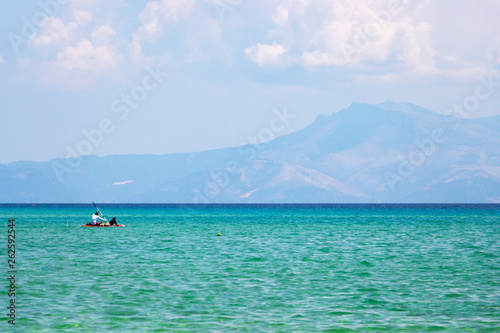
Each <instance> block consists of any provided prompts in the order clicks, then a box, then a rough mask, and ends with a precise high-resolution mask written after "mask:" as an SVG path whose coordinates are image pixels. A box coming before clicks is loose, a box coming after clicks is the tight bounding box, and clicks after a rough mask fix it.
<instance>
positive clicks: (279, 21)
mask: <svg viewBox="0 0 500 333" xmlns="http://www.w3.org/2000/svg"><path fill="white" fill-rule="evenodd" d="M273 22H274V24H276V25H278V26H280V25H285V24H286V23H288V8H285V7H282V6H278V8H276V14H275V15H274V16H273Z"/></svg>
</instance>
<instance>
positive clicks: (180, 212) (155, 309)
mask: <svg viewBox="0 0 500 333" xmlns="http://www.w3.org/2000/svg"><path fill="white" fill-rule="evenodd" d="M100 208H101V210H102V211H103V213H104V214H105V215H106V216H107V217H108V219H109V218H111V217H113V216H116V217H117V219H118V222H119V223H123V224H125V225H126V226H125V227H124V228H81V227H79V226H80V225H81V224H84V223H86V222H88V220H89V219H90V217H91V215H92V213H94V208H93V206H92V205H35V206H32V205H0V222H1V226H0V231H1V232H2V233H3V234H4V236H3V237H2V238H3V245H1V246H2V247H4V249H5V250H4V251H5V252H4V253H6V248H7V240H6V239H7V237H6V235H7V220H8V219H9V218H15V219H16V246H17V248H16V250H17V252H16V269H17V274H16V304H17V308H16V311H17V312H16V315H17V318H16V325H15V327H12V325H9V324H8V323H7V320H8V318H7V317H6V314H7V309H6V306H7V304H8V302H9V300H10V298H9V297H8V296H7V289H8V286H9V283H8V281H7V280H6V279H3V282H2V284H3V285H4V286H3V288H2V289H3V291H2V292H1V293H0V301H1V306H2V307H3V308H4V311H3V312H4V313H5V314H4V315H2V316H1V320H0V326H1V327H0V331H13V332H17V331H18V332H49V331H50V332H53V331H68V332H209V331H213V332H215V331H228V332H229V331H231V332H351V331H356V332H403V331H407V332H427V331H429V332H430V331H450V332H500V205H329V206H328V205H317V206H315V205H299V206H297V205H265V206H262V205H254V206H234V205H229V206H227V205H226V206H225V205H214V206H197V207H192V206H179V205H102V206H100ZM218 233H221V235H222V236H220V237H218V236H217V234H218ZM4 258H5V259H4V260H3V263H2V264H1V265H0V268H1V267H3V268H1V269H2V271H3V272H4V275H7V273H6V272H7V270H8V267H7V257H6V256H4Z"/></svg>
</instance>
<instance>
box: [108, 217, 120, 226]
mask: <svg viewBox="0 0 500 333" xmlns="http://www.w3.org/2000/svg"><path fill="white" fill-rule="evenodd" d="M109 225H111V226H112V225H118V223H116V217H113V218H112V219H111V221H109Z"/></svg>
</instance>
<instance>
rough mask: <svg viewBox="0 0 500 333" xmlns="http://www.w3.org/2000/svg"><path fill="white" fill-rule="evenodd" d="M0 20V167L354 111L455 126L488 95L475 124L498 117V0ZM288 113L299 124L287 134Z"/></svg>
mask: <svg viewBox="0 0 500 333" xmlns="http://www.w3.org/2000/svg"><path fill="white" fill-rule="evenodd" d="M0 8H1V10H0V36H1V38H0V117H1V118H0V119H1V124H2V130H1V131H0V163H10V162H13V161H18V160H31V161H49V160H51V159H54V158H60V157H74V156H76V155H87V154H94V155H98V156H104V155H111V154H167V153H180V152H194V151H202V150H209V149H217V148H224V147H233V146H238V145H241V144H245V143H249V142H250V141H252V139H251V138H254V137H255V136H256V134H257V133H261V132H262V130H263V129H266V128H268V129H271V132H269V131H268V132H267V133H270V134H269V135H268V136H267V137H266V138H261V139H262V140H263V139H268V138H272V137H273V136H278V135H282V134H286V133H291V132H293V131H296V130H299V129H301V128H303V127H305V126H307V125H308V124H310V123H311V122H313V121H314V120H315V119H316V117H317V116H318V115H320V114H323V113H327V114H331V113H333V112H337V111H339V110H341V109H343V108H346V107H348V106H349V105H350V104H351V103H352V102H359V103H381V102H383V101H385V100H388V99H389V100H394V101H401V102H409V103H414V104H417V105H420V106H423V107H426V108H428V109H431V110H433V111H435V112H438V113H446V112H448V110H450V109H451V108H452V107H453V106H454V105H456V104H457V103H463V102H464V101H469V102H471V99H470V97H471V96H476V95H477V91H476V89H477V87H478V85H479V84H482V83H481V82H489V83H490V84H489V85H488V87H489V88H490V89H491V91H490V93H489V94H487V98H486V97H485V98H480V99H476V101H475V102H477V103H476V104H477V105H474V108H473V112H470V113H469V114H467V115H466V117H472V118H476V117H482V116H493V115H499V116H500V88H498V87H499V86H500V84H499V82H500V20H498V17H500V1H498V0H482V1H480V2H478V1H472V0H440V1H435V0H421V1H411V0H357V1H348V0H314V1H312V0H266V1H249V0H161V1H130V0H129V1H126V0H107V1H97V0H41V1H38V0H37V1H17V2H14V1H3V2H2V4H0ZM483 89H487V88H484V84H483ZM497 90H499V91H497ZM481 96H485V94H484V93H483V94H481ZM471 103H474V100H472V102H471ZM276 114H280V115H282V116H283V115H289V120H290V121H287V122H286V126H285V127H284V128H280V129H279V131H277V130H276V131H275V130H274V128H273V124H272V121H273V119H274V118H275V117H276ZM257 143H260V142H257Z"/></svg>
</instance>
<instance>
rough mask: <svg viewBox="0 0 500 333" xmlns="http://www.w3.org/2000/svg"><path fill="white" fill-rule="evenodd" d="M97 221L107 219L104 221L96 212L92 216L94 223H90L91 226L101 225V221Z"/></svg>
mask: <svg viewBox="0 0 500 333" xmlns="http://www.w3.org/2000/svg"><path fill="white" fill-rule="evenodd" d="M97 219H99V220H101V221H106V219H103V218H102V217H100V216H99V213H98V212H96V213H95V214H94V215H92V221H90V224H91V225H101V222H100V221H97Z"/></svg>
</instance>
